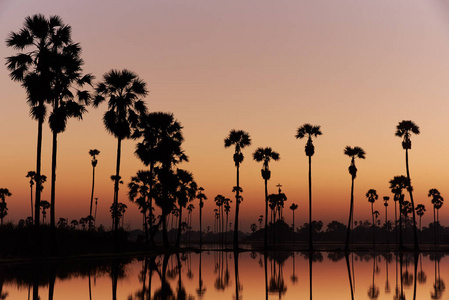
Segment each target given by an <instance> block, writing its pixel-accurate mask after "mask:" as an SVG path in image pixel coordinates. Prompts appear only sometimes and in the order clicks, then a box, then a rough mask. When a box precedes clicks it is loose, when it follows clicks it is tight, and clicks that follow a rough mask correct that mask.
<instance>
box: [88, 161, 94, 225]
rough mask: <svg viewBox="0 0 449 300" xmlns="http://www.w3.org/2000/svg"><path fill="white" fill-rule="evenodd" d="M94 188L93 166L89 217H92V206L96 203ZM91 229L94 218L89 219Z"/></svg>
mask: <svg viewBox="0 0 449 300" xmlns="http://www.w3.org/2000/svg"><path fill="white" fill-rule="evenodd" d="M94 186H95V167H94V166H92V193H91V194H90V210H89V216H92V205H93V202H94ZM91 227H92V218H89V228H91Z"/></svg>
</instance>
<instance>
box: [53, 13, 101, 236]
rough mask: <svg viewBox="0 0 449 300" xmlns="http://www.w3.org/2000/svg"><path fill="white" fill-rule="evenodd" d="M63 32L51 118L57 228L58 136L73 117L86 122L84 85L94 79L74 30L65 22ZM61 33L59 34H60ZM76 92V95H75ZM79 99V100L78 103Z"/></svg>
mask: <svg viewBox="0 0 449 300" xmlns="http://www.w3.org/2000/svg"><path fill="white" fill-rule="evenodd" d="M60 26H61V27H60V28H62V29H60V30H63V32H62V33H61V34H60V37H58V38H59V41H58V42H59V43H60V46H59V47H57V48H53V50H52V52H51V60H52V62H53V63H52V66H51V67H52V73H53V74H52V75H53V78H52V96H51V99H50V100H51V106H52V109H53V110H52V111H51V113H50V117H49V119H48V123H49V125H50V129H51V131H52V135H53V139H52V162H51V170H52V171H51V199H50V226H51V228H55V226H56V217H55V202H56V199H55V197H56V157H57V144H58V140H57V137H58V134H60V133H62V132H64V131H65V129H66V126H67V121H68V119H69V118H72V117H74V118H77V119H79V120H81V119H82V116H83V114H84V113H85V112H87V110H86V108H85V106H87V105H89V104H90V102H91V95H90V93H89V92H88V91H87V90H80V88H82V87H83V86H84V85H86V84H87V85H91V82H92V79H93V78H94V77H93V76H92V75H91V74H86V75H82V66H83V64H84V62H83V60H82V59H81V58H80V55H81V47H80V45H79V44H77V43H73V42H72V40H71V37H70V32H71V28H70V26H68V25H64V24H63V23H62V22H61V25H60ZM58 33H59V32H58ZM72 90H74V91H75V92H76V96H75V95H74V93H73V92H72ZM75 99H76V100H75Z"/></svg>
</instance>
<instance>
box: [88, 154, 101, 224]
mask: <svg viewBox="0 0 449 300" xmlns="http://www.w3.org/2000/svg"><path fill="white" fill-rule="evenodd" d="M99 154H100V151H99V150H97V149H90V150H89V155H90V156H92V161H91V163H92V193H91V194H90V210H89V216H92V206H93V202H94V185H95V167H96V166H97V163H98V161H97V157H96V156H97V155H99ZM91 227H92V222H91V223H90V224H89V228H91Z"/></svg>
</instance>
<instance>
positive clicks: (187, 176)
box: [175, 169, 198, 248]
mask: <svg viewBox="0 0 449 300" xmlns="http://www.w3.org/2000/svg"><path fill="white" fill-rule="evenodd" d="M176 177H177V180H178V188H177V192H176V198H177V199H178V206H179V218H178V220H179V221H178V235H177V238H176V244H175V247H176V248H179V241H180V239H181V223H182V208H183V207H184V208H185V207H186V206H187V203H188V202H191V201H192V200H193V199H195V196H196V191H197V189H198V186H197V184H196V182H195V181H194V180H193V175H192V173H190V172H188V171H186V170H182V169H178V170H177V171H176Z"/></svg>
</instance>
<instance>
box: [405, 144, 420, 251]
mask: <svg viewBox="0 0 449 300" xmlns="http://www.w3.org/2000/svg"><path fill="white" fill-rule="evenodd" d="M405 165H406V167H407V179H408V183H409V185H410V188H409V189H408V192H409V194H410V202H412V212H413V242H414V246H415V251H419V245H418V233H417V230H416V218H415V202H414V201H413V191H412V188H411V187H412V184H411V181H410V171H409V167H408V149H405Z"/></svg>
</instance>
